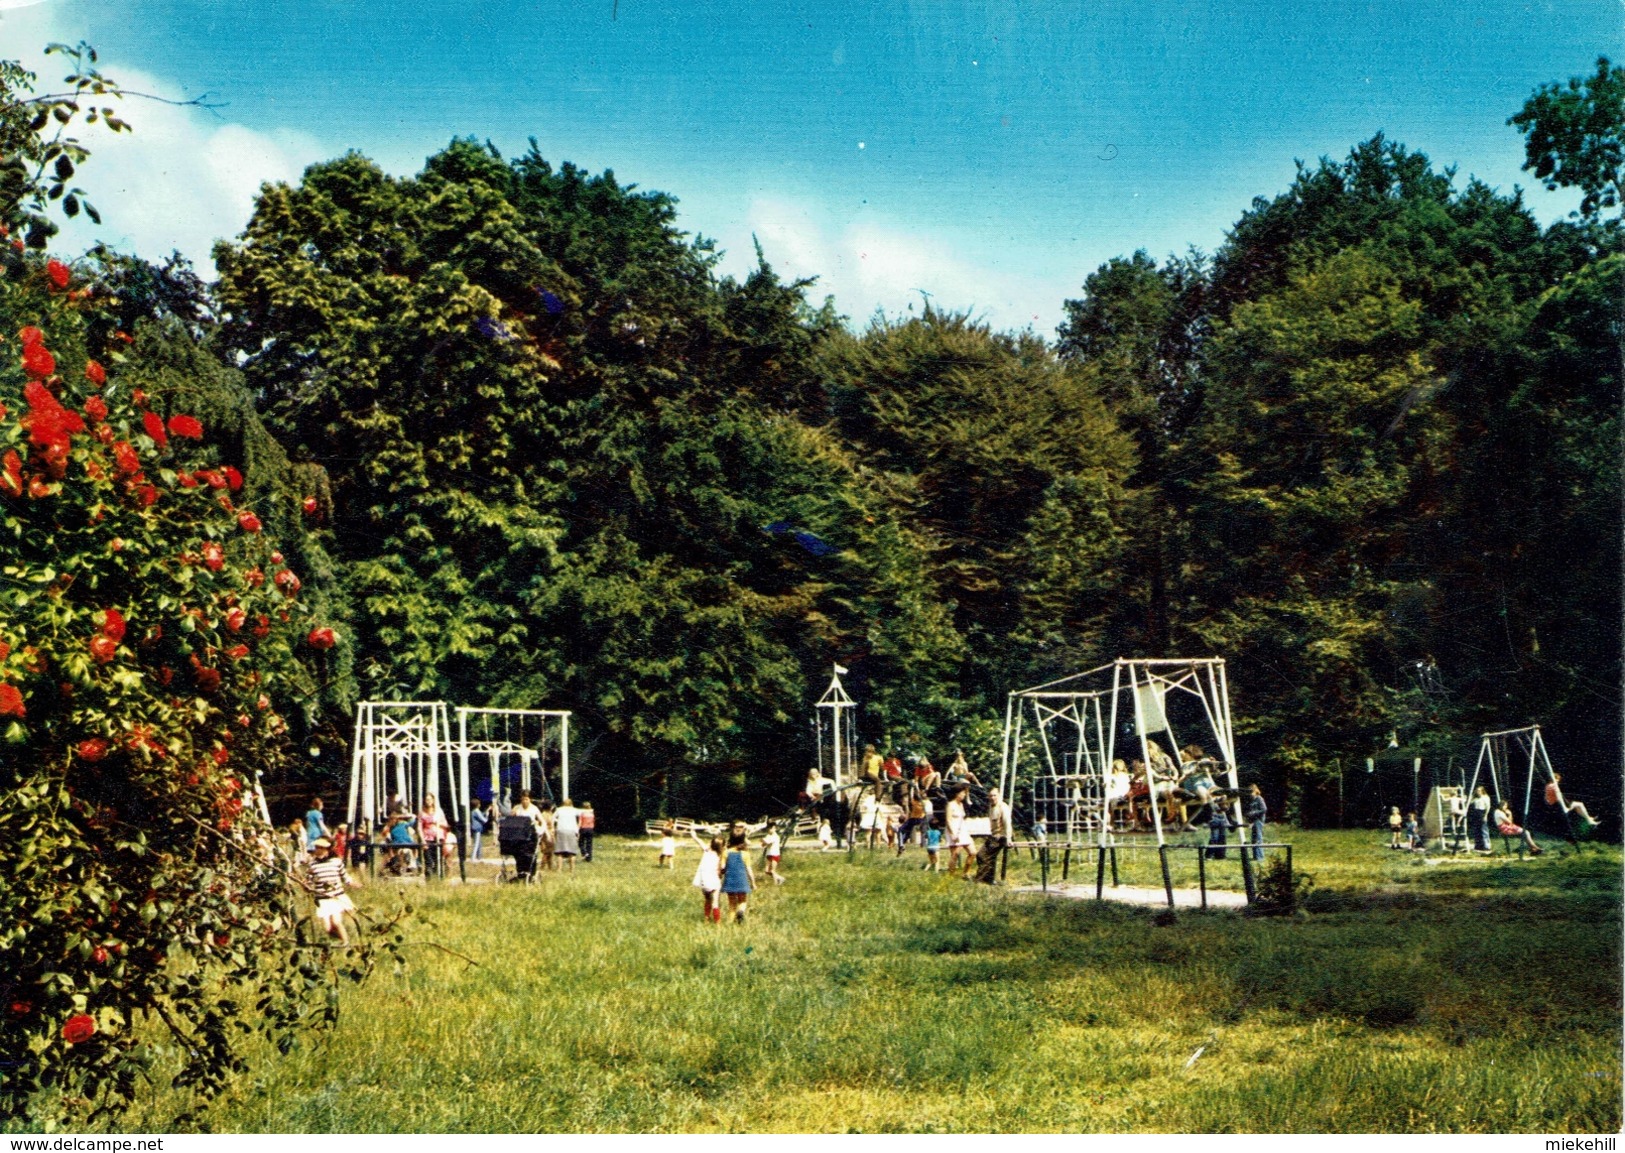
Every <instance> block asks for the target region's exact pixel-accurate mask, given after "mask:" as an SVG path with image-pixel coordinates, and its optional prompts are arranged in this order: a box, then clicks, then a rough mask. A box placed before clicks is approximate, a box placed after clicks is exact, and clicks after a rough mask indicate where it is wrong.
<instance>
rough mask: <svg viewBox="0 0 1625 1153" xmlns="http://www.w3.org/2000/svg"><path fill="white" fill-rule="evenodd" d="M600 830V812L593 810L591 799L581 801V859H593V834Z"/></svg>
mask: <svg viewBox="0 0 1625 1153" xmlns="http://www.w3.org/2000/svg"><path fill="white" fill-rule="evenodd" d="M597 831H598V814H597V813H594V812H593V811H592V802H591V801H582V802H581V859H582V860H583V861H590V860H592V835H593V833H595V832H597Z"/></svg>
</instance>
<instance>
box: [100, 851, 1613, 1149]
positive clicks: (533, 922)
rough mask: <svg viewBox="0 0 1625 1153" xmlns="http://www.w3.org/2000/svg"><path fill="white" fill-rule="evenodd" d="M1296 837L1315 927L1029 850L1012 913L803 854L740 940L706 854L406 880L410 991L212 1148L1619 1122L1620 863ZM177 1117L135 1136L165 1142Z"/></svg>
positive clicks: (1002, 895) (315, 1058)
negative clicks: (567, 1137)
mask: <svg viewBox="0 0 1625 1153" xmlns="http://www.w3.org/2000/svg"><path fill="white" fill-rule="evenodd" d="M1293 839H1294V843H1295V848H1296V854H1297V862H1296V863H1297V865H1298V868H1299V870H1300V872H1301V873H1302V874H1304V875H1309V876H1312V877H1313V878H1314V887H1313V889H1311V890H1310V891H1309V892H1308V894H1307V895H1306V896H1305V899H1304V907H1305V911H1304V912H1303V913H1302V914H1301V915H1299V916H1295V917H1250V916H1245V915H1243V914H1241V913H1240V912H1238V911H1234V910H1216V909H1215V910H1210V911H1208V912H1201V911H1198V910H1187V909H1185V908H1183V907H1182V908H1180V909H1179V910H1178V911H1177V913H1176V914H1175V915H1174V916H1173V918H1172V919H1170V917H1169V915H1168V914H1167V913H1166V912H1165V911H1159V909H1157V908H1155V907H1152V908H1136V907H1133V906H1129V905H1125V904H1119V903H1115V902H1111V901H1104V902H1097V901H1094V900H1060V899H1055V898H1045V897H1044V896H1043V895H1042V894H1037V893H1021V892H1013V891H1012V889H1013V888H1015V887H1016V885H1018V884H1025V883H1035V882H1036V879H1037V878H1036V874H1035V872H1034V870H1033V861H1032V859H1031V857H1030V856H1028V855H1027V854H1026V853H1025V852H1013V853H1012V854H1011V864H1010V877H1009V878H1008V880H1009V881H1010V884H1009V885H1007V886H1005V887H996V888H989V887H986V886H982V885H976V884H971V883H967V882H965V881H962V880H959V879H951V878H949V877H947V876H946V875H942V874H938V875H932V874H928V873H922V872H921V871H920V864H921V862H922V854H921V852H920V851H919V850H918V849H910V850H909V851H908V852H907V853H905V855H904V856H903V857H902V858H901V859H898V858H897V857H895V856H894V855H893V854H892V853H890V852H885V851H879V850H877V851H874V852H870V851H867V850H862V849H860V850H857V851H855V852H853V853H852V854H850V855H848V854H847V853H844V852H827V853H822V852H819V851H817V850H816V849H806V848H792V849H791V850H790V851H788V852H787V853H786V854H785V860H784V871H785V873H786V877H787V880H786V883H785V884H784V885H782V886H768V887H766V888H765V889H763V888H759V889H758V892H757V893H756V894H755V895H754V896H753V899H752V917H753V920H752V922H751V923H750V925H748V926H747V927H743V928H736V927H734V926H731V925H726V924H725V925H721V926H716V925H708V924H705V923H703V922H702V921H701V919H700V917H699V915H698V902H697V901H695V900H694V890H693V889H692V887H691V886H690V884H689V880H690V876H691V875H692V873H693V871H694V865H695V863H696V861H697V859H698V855H699V854H698V850H697V849H696V848H695V847H694V846H693V845H692V844H691V843H689V842H687V841H686V840H685V841H684V843H683V844H682V845H681V846H680V847H679V848H678V852H677V862H676V865H677V867H676V868H675V869H674V870H672V871H659V870H656V869H655V868H654V867H653V860H654V858H653V854H652V853H651V852H650V845H649V842H648V841H647V840H645V839H644V838H618V837H616V838H608V839H606V840H604V841H603V842H602V843H601V845H600V848H599V850H598V852H597V853H596V854H595V859H594V861H593V862H592V863H591V864H590V865H584V866H582V867H581V868H579V869H577V870H576V872H575V874H573V875H564V874H560V873H553V874H546V875H543V876H541V877H540V878H538V881H537V883H535V884H532V885H469V886H466V887H465V886H462V885H460V884H458V883H457V882H456V881H455V880H452V881H448V882H446V883H443V884H442V883H429V884H427V885H422V886H415V887H413V886H409V887H408V888H407V889H406V890H405V891H406V892H407V893H408V894H409V897H410V900H411V901H412V903H413V904H414V905H415V907H416V913H415V915H414V917H413V919H412V920H411V921H410V922H409V923H407V925H406V927H405V935H406V937H407V945H406V947H405V952H406V954H407V956H408V958H409V960H410V965H409V967H408V969H407V971H406V972H405V973H404V974H403V975H400V976H397V977H390V976H388V975H386V974H380V975H379V979H377V980H375V981H373V982H370V983H368V984H367V985H365V986H361V987H358V988H355V989H353V990H348V991H346V992H345V993H344V1005H343V1016H342V1021H341V1025H340V1027H339V1029H338V1031H337V1033H335V1034H334V1035H333V1036H332V1037H331V1038H330V1039H329V1040H327V1041H325V1042H323V1043H320V1044H311V1045H301V1046H299V1047H298V1048H296V1049H295V1051H294V1052H293V1053H292V1054H290V1055H289V1056H288V1057H286V1058H282V1059H280V1060H277V1061H274V1062H267V1063H266V1064H265V1065H264V1070H265V1073H264V1076H263V1077H262V1078H261V1079H260V1080H258V1081H254V1082H245V1083H244V1084H243V1085H241V1086H240V1087H239V1088H237V1089H236V1090H234V1091H233V1092H232V1093H231V1094H230V1095H228V1097H227V1098H226V1099H225V1100H223V1101H222V1102H220V1103H219V1104H218V1105H217V1106H215V1107H213V1108H212V1109H211V1113H210V1120H211V1124H212V1125H214V1126H215V1127H216V1128H217V1129H218V1130H220V1131H232V1130H242V1131H249V1132H253V1131H265V1132H300V1131H319V1132H331V1133H343V1132H378V1131H403V1130H405V1131H415V1132H443V1131H461V1130H474V1131H538V1130H540V1131H638V1132H662V1131H665V1132H670V1131H719V1132H721V1131H757V1132H799V1131H816V1132H828V1131H836V1132H842V1131H861V1132H887V1131H891V1132H931V1131H960V1132H962V1131H966V1130H988V1131H1025V1132H1040V1131H1081V1132H1091V1131H1101V1132H1121V1131H1181V1130H1183V1131H1199V1132H1207V1131H1273V1132H1301V1131H1333V1132H1336V1131H1344V1132H1370V1131H1389V1132H1423V1131H1476V1132H1523V1131H1528V1132H1535V1131H1540V1132H1559V1131H1576V1132H1612V1131H1615V1130H1617V1129H1618V1128H1619V1126H1620V1123H1621V1117H1620V1108H1619V1102H1620V1093H1621V1085H1620V1067H1619V1060H1618V1054H1619V1042H1620V1036H1619V1009H1618V1005H1619V995H1620V987H1619V986H1620V977H1619V974H1620V961H1621V959H1620V951H1619V941H1620V929H1621V927H1620V884H1619V878H1620V855H1619V853H1618V851H1617V850H1616V849H1613V848H1610V847H1600V846H1586V847H1585V849H1584V850H1583V852H1581V853H1580V854H1578V855H1576V854H1573V853H1572V852H1569V851H1567V850H1566V849H1563V848H1562V847H1559V849H1558V851H1556V852H1552V853H1549V854H1548V855H1547V856H1546V857H1545V858H1543V859H1542V860H1540V861H1524V862H1520V861H1518V860H1517V859H1516V858H1515V857H1510V858H1509V857H1506V856H1497V857H1496V858H1494V859H1478V858H1468V859H1463V860H1461V861H1459V862H1458V863H1454V864H1440V865H1436V866H1429V865H1428V864H1425V863H1424V859H1423V858H1422V857H1420V856H1416V855H1410V854H1400V853H1390V852H1387V851H1386V850H1385V848H1384V846H1385V843H1386V834H1385V833H1383V832H1380V831H1376V830H1369V829H1368V830H1359V831H1343V832H1336V831H1330V832H1297V833H1294V835H1293ZM1233 856H1234V854H1233V853H1232V857H1233ZM1235 867H1236V866H1235V864H1234V862H1233V861H1232V862H1231V868H1232V869H1234V868H1235ZM1092 880H1093V877H1092V876H1091V877H1090V881H1091V882H1092ZM1232 883H1233V882H1232ZM1089 887H1090V889H1091V890H1092V884H1091V885H1090V886H1089ZM1152 887H1155V883H1154V882H1153V886H1152ZM401 892H402V890H401V889H400V888H399V887H398V886H396V885H393V884H386V883H382V882H380V883H377V884H371V885H368V886H366V887H364V888H362V889H360V890H357V891H356V893H355V897H356V900H357V902H358V904H360V905H361V906H362V907H363V908H364V909H375V910H383V909H387V908H389V907H391V906H392V904H393V903H394V902H396V901H398V900H399V899H400V895H401ZM1090 895H1091V896H1092V891H1091V894H1090ZM430 942H432V943H433V944H432V945H431V944H430ZM448 950H449V951H448ZM176 1104H178V1099H175V1098H172V1097H170V1096H169V1095H168V1094H159V1095H157V1096H155V1097H154V1098H153V1099H151V1100H149V1101H147V1102H145V1103H144V1104H143V1106H142V1110H143V1112H141V1113H140V1114H139V1115H133V1116H131V1117H130V1118H128V1119H127V1122H126V1125H127V1126H128V1127H129V1128H131V1129H137V1128H140V1127H143V1126H145V1127H148V1128H154V1129H159V1130H162V1129H164V1128H165V1127H166V1123H167V1120H168V1118H169V1116H170V1115H171V1114H169V1113H166V1112H165V1109H166V1108H172V1107H173V1106H175V1105H176Z"/></svg>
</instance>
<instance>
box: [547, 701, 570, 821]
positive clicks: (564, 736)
mask: <svg viewBox="0 0 1625 1153" xmlns="http://www.w3.org/2000/svg"><path fill="white" fill-rule="evenodd" d="M542 724H544V725H545V724H547V722H546V721H545V720H544V721H543V722H542ZM559 773H560V778H561V780H562V781H563V783H564V796H566V797H568V796H569V795H570V714H569V713H565V714H564V715H563V716H562V717H560V718H559ZM560 799H561V800H562V799H563V798H560Z"/></svg>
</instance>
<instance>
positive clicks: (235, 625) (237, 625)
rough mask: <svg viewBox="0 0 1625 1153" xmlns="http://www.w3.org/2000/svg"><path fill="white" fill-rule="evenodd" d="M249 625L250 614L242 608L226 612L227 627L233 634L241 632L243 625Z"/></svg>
mask: <svg viewBox="0 0 1625 1153" xmlns="http://www.w3.org/2000/svg"><path fill="white" fill-rule="evenodd" d="M247 623H248V614H247V613H245V612H244V611H243V610H242V609H240V608H233V609H227V610H226V627H227V628H228V629H230V630H231V631H232V632H234V633H235V632H241V631H242V628H243V625H245V624H247Z"/></svg>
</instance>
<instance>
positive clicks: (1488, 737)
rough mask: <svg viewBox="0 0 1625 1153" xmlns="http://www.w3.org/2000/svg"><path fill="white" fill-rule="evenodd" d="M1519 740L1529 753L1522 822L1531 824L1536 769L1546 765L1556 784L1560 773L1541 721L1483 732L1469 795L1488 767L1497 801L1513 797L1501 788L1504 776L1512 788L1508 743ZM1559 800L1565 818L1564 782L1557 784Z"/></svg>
mask: <svg viewBox="0 0 1625 1153" xmlns="http://www.w3.org/2000/svg"><path fill="white" fill-rule="evenodd" d="M1513 742H1516V744H1517V745H1518V748H1519V749H1520V751H1523V752H1526V753H1527V754H1528V772H1527V774H1526V775H1525V779H1524V792H1523V816H1522V823H1523V824H1524V825H1528V824H1529V807H1530V805H1531V803H1533V801H1534V797H1535V771H1536V769H1538V768H1542V767H1544V768H1545V770H1546V780H1547V781H1548V782H1550V783H1552V784H1557V775H1556V774H1555V773H1554V772H1553V771H1552V758H1551V756H1550V754H1548V753H1547V751H1546V742H1545V740H1543V739H1542V738H1541V735H1540V726H1539V725H1525V726H1524V727H1523V728H1521V729H1501V730H1499V731H1497V732H1493V733H1484V734H1482V735H1481V736H1480V739H1479V745H1478V760H1477V762H1476V763H1475V764H1474V765H1473V779H1472V783H1471V784H1469V785H1468V786H1467V796H1468V798H1469V799H1470V798H1471V797H1472V795H1473V793H1474V792H1476V791H1477V788H1478V776H1479V773H1481V772H1482V771H1483V770H1485V769H1486V768H1487V769H1488V770H1489V778H1490V791H1491V792H1492V793H1494V794H1495V799H1496V801H1497V802H1499V801H1500V800H1501V798H1502V797H1505V798H1506V799H1507V800H1509V801H1511V800H1514V798H1513V797H1512V795H1511V793H1510V792H1508V791H1503V790H1502V788H1501V778H1502V777H1503V776H1504V777H1505V778H1506V782H1507V785H1508V787H1509V789H1510V786H1511V785H1512V772H1513V767H1514V766H1513V764H1512V759H1511V757H1510V755H1509V748H1508V746H1509V744H1511V743H1513ZM1557 789H1558V793H1557V800H1558V804H1559V806H1560V807H1561V808H1562V811H1563V816H1564V818H1565V821H1566V820H1567V817H1568V807H1567V805H1566V804H1564V802H1563V786H1562V785H1557Z"/></svg>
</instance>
